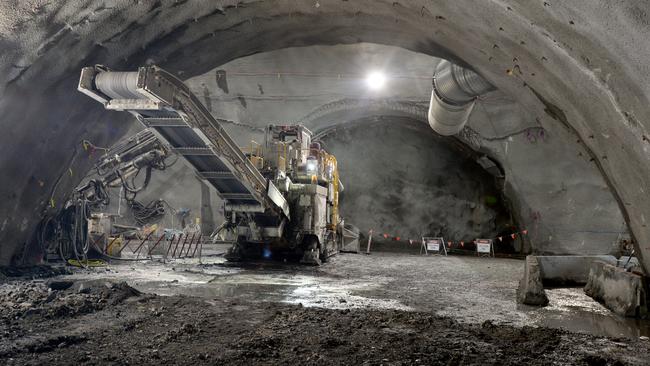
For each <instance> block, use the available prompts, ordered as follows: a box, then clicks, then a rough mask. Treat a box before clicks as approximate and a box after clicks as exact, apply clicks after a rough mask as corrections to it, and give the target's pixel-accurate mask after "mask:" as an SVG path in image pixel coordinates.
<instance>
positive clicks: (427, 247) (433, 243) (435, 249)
mask: <svg viewBox="0 0 650 366" xmlns="http://www.w3.org/2000/svg"><path fill="white" fill-rule="evenodd" d="M422 253H424V254H444V255H447V247H446V246H445V239H443V238H432V237H426V236H423V237H422V247H421V248H420V254H422Z"/></svg>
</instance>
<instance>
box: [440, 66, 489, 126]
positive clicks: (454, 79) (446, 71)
mask: <svg viewBox="0 0 650 366" xmlns="http://www.w3.org/2000/svg"><path fill="white" fill-rule="evenodd" d="M492 90H495V87H494V86H492V84H490V83H489V82H487V80H485V79H484V78H483V77H482V76H481V75H479V74H477V73H475V72H474V71H472V70H469V69H466V68H463V67H460V66H458V65H454V64H452V63H451V62H449V61H447V60H441V61H440V63H438V66H436V71H435V73H434V75H433V91H432V92H431V102H430V103H429V114H428V120H429V125H430V126H431V128H433V130H434V131H436V132H437V133H439V134H440V135H443V136H451V135H455V134H457V133H459V132H460V131H461V130H462V129H463V127H465V124H466V123H467V120H468V119H469V115H470V114H471V113H472V110H473V109H474V103H475V101H476V97H478V96H479V95H482V94H485V93H487V92H489V91H492Z"/></svg>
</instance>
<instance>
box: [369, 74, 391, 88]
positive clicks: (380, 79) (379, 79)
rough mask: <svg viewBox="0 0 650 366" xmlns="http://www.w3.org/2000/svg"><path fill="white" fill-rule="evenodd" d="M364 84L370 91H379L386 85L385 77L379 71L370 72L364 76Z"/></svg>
mask: <svg viewBox="0 0 650 366" xmlns="http://www.w3.org/2000/svg"><path fill="white" fill-rule="evenodd" d="M366 84H367V85H368V88H369V89H370V90H381V89H383V88H384V85H386V75H384V73H382V72H381V71H372V72H370V73H369V74H368V75H367V76H366Z"/></svg>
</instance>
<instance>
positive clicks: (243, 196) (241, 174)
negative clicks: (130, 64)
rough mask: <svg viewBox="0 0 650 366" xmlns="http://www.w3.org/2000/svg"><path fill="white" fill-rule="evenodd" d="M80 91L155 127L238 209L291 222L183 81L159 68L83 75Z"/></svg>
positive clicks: (93, 70) (281, 201)
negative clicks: (264, 213)
mask: <svg viewBox="0 0 650 366" xmlns="http://www.w3.org/2000/svg"><path fill="white" fill-rule="evenodd" d="M78 89H79V91H81V92H82V93H84V94H86V95H88V96H90V97H91V98H93V99H95V100H97V101H99V102H101V103H102V104H103V105H104V106H105V108H106V109H111V110H120V111H128V112H130V113H132V114H134V115H135V116H136V117H137V119H138V120H139V121H140V122H142V123H143V124H144V125H145V126H147V127H149V128H151V129H153V130H154V131H155V132H156V133H157V135H159V136H160V137H162V138H163V139H164V140H165V141H166V142H167V143H168V144H169V145H170V146H171V148H172V151H174V152H176V153H178V154H179V155H181V156H182V157H183V158H184V159H185V160H186V161H187V162H188V163H189V164H190V165H191V166H192V167H193V168H194V169H195V170H196V173H197V176H199V177H200V178H202V179H203V180H204V181H206V182H208V184H210V185H212V186H213V187H214V188H215V189H216V190H217V191H218V192H219V194H220V195H221V197H222V198H223V199H224V200H225V201H226V204H227V205H230V207H234V208H236V211H252V212H267V213H271V214H273V213H274V214H275V215H278V216H279V215H284V216H286V217H287V218H289V206H288V204H287V202H286V200H285V198H284V197H283V196H282V195H281V194H277V192H278V190H277V188H276V187H275V186H274V185H273V183H272V182H270V181H268V180H267V179H265V178H264V177H263V176H262V174H261V173H260V172H259V171H258V170H257V168H255V166H254V165H253V164H252V163H251V162H250V160H249V159H248V158H247V157H246V155H244V153H243V152H242V151H241V149H240V148H239V147H238V146H237V145H236V144H235V142H234V141H233V140H232V138H231V137H230V136H229V135H228V134H227V133H226V131H225V130H224V129H223V127H222V126H221V125H220V124H219V122H217V120H216V119H215V118H214V117H212V115H211V114H210V112H209V111H208V110H207V109H206V108H205V107H204V106H203V104H201V102H199V100H198V98H197V97H196V96H195V95H194V94H193V93H192V92H191V91H190V89H189V87H188V86H187V85H185V84H184V83H183V82H182V81H181V80H179V79H178V78H176V77H175V76H173V75H171V74H170V73H168V72H166V71H164V70H162V69H161V68H159V67H157V66H147V67H141V68H139V70H138V71H137V72H114V71H110V70H108V69H106V68H105V67H102V66H95V67H87V68H84V69H83V70H82V72H81V78H80V80H79V87H78Z"/></svg>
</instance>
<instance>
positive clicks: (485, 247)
mask: <svg viewBox="0 0 650 366" xmlns="http://www.w3.org/2000/svg"><path fill="white" fill-rule="evenodd" d="M476 255H480V256H484V257H485V256H487V257H493V256H494V248H493V246H492V239H476Z"/></svg>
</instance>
